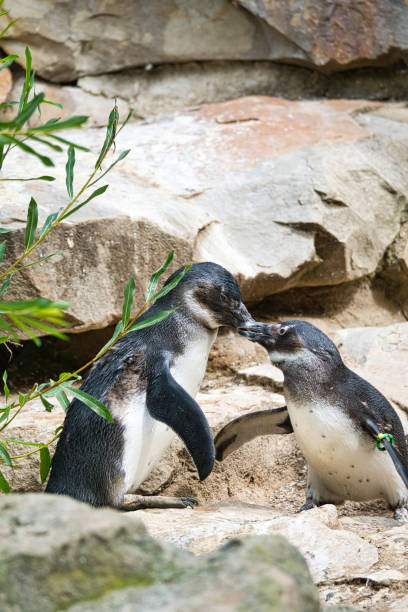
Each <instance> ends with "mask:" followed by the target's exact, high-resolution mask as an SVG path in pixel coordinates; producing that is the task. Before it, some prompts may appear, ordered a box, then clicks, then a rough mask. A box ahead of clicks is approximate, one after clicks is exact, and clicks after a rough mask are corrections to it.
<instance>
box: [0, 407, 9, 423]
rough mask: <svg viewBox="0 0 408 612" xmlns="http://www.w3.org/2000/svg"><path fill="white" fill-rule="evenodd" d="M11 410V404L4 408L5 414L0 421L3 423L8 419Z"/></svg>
mask: <svg viewBox="0 0 408 612" xmlns="http://www.w3.org/2000/svg"><path fill="white" fill-rule="evenodd" d="M10 410H11V407H10V406H6V408H4V412H3V414H2V415H1V417H0V423H3V422H4V421H7V419H8V418H9V416H10Z"/></svg>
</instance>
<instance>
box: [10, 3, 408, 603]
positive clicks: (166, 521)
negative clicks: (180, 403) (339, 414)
mask: <svg viewBox="0 0 408 612" xmlns="http://www.w3.org/2000/svg"><path fill="white" fill-rule="evenodd" d="M5 4H6V8H8V9H9V11H10V12H9V19H10V20H11V19H15V18H18V21H17V23H16V24H15V25H14V26H13V27H12V28H11V29H10V30H9V31H8V34H7V38H6V39H3V41H2V43H3V44H2V48H3V51H4V53H17V54H19V55H20V56H21V57H24V47H25V45H27V44H28V45H29V46H30V48H31V51H32V55H33V66H34V67H35V68H36V70H37V78H38V86H37V89H38V90H39V91H40V90H43V91H45V92H46V95H47V97H48V98H49V99H51V100H54V101H57V102H61V103H62V104H63V106H64V109H63V111H62V112H63V113H64V114H65V115H66V116H70V115H72V114H89V115H90V120H89V124H88V125H89V127H88V128H86V129H84V130H83V131H79V132H77V133H74V134H73V133H70V136H71V137H72V139H73V140H75V141H76V142H78V143H80V144H84V145H86V146H88V147H90V148H91V149H92V151H94V153H78V154H77V160H78V161H77V164H76V178H75V180H76V181H77V184H78V185H80V184H81V182H82V181H83V179H85V178H86V177H87V176H88V174H89V171H90V169H91V168H92V167H93V165H94V163H95V159H96V154H97V152H98V150H99V148H100V146H101V144H102V141H103V138H104V129H103V127H102V126H103V125H104V124H105V123H106V118H107V114H108V112H109V110H110V109H111V107H112V102H113V98H115V97H117V99H118V106H119V110H120V113H121V115H122V116H123V117H125V116H126V113H127V112H128V110H129V108H130V107H132V108H134V109H135V115H134V119H133V120H132V121H131V122H130V123H129V124H128V125H127V126H126V127H125V129H124V130H123V132H121V134H120V137H119V139H118V144H117V146H118V150H119V151H121V150H123V149H127V148H131V150H132V151H131V153H130V154H129V156H128V157H127V158H126V159H125V160H124V161H123V162H122V163H121V164H120V165H118V166H117V167H116V169H115V170H114V171H113V172H112V174H110V175H109V181H108V182H109V184H110V187H109V190H108V191H107V192H106V193H105V194H104V195H103V196H102V197H101V198H99V199H97V200H95V201H94V202H92V204H91V205H89V206H88V207H85V208H84V209H82V210H80V211H79V212H78V213H77V214H76V215H75V216H73V217H70V219H69V222H67V223H65V224H64V225H63V226H61V227H59V228H58V229H57V230H56V231H54V232H53V233H52V234H51V235H50V237H49V238H48V240H47V243H46V245H44V249H46V252H52V251H54V250H57V249H63V250H64V254H63V256H61V257H60V258H54V259H51V260H50V261H47V262H44V263H43V264H41V265H40V266H37V267H34V268H28V269H27V270H24V271H23V272H22V273H21V274H20V275H19V277H16V278H15V282H14V284H12V286H11V289H10V292H9V293H8V297H9V298H10V299H11V298H19V297H21V298H22V297H25V298H27V297H36V296H40V295H41V296H44V297H48V298H51V299H64V300H67V301H69V302H71V303H72V307H71V309H70V312H69V320H70V324H71V328H70V331H71V332H72V333H71V341H70V342H69V343H59V342H57V341H55V340H54V339H47V338H45V339H44V341H43V349H40V350H38V349H36V348H33V346H32V345H31V344H30V343H24V346H23V347H22V348H21V349H20V350H19V351H16V354H15V357H14V361H13V363H12V364H10V367H9V376H10V379H11V383H12V387H13V389H12V390H13V392H18V390H20V389H23V388H25V387H26V386H28V385H31V384H32V382H34V380H37V381H40V380H42V379H47V378H49V377H50V376H55V375H57V374H58V373H59V372H61V371H63V370H67V369H70V368H72V367H74V366H75V365H81V364H82V362H83V360H84V359H86V357H88V356H90V355H92V354H94V353H95V351H96V350H97V348H98V347H99V346H100V345H102V344H103V342H104V341H105V340H106V339H107V338H108V337H109V336H110V334H111V330H112V325H114V324H115V323H116V321H117V320H118V319H119V318H120V314H121V307H122V295H123V287H124V284H125V283H126V281H127V280H128V278H129V276H130V275H132V274H133V275H134V276H135V280H136V284H137V289H136V296H135V302H136V303H138V302H139V303H141V302H142V301H143V293H144V288H145V285H146V281H147V279H148V278H149V276H150V274H151V273H152V271H153V270H155V269H157V268H158V266H159V265H160V263H161V262H162V261H163V259H164V258H165V256H166V254H167V253H168V251H169V250H171V249H174V250H175V253H176V257H175V263H174V265H173V269H175V268H176V267H179V266H181V265H184V264H185V263H188V262H191V261H203V260H212V261H215V262H217V263H219V264H221V265H223V266H225V267H227V268H228V269H229V270H230V271H231V272H232V273H233V274H235V275H236V277H237V278H238V280H239V282H240V285H241V288H242V292H243V295H244V299H245V301H246V302H247V304H248V305H249V307H250V310H251V312H252V313H253V315H254V316H256V317H257V318H258V319H260V320H266V321H272V320H276V319H281V320H284V319H285V318H294V317H297V318H305V319H307V320H309V321H311V322H314V323H316V324H317V325H318V326H320V327H321V328H322V329H323V330H324V331H325V332H326V333H328V334H329V335H330V336H331V337H332V338H333V339H334V340H335V341H336V343H337V345H338V346H339V348H340V350H341V352H342V354H343V356H344V358H345V360H346V362H347V363H348V364H349V365H350V366H351V367H353V369H355V370H356V371H358V372H359V373H360V374H361V375H363V376H364V377H365V378H367V379H368V380H370V381H371V382H372V383H373V384H375V385H376V386H377V387H378V388H379V389H380V390H382V392H383V393H384V394H385V395H386V396H387V397H388V398H389V399H390V400H391V401H392V402H393V405H394V406H395V407H396V409H397V410H398V411H399V414H400V416H401V419H402V421H403V424H404V426H406V425H407V413H408V399H407V398H408V376H407V366H406V364H407V362H408V322H407V319H408V224H407V222H408V203H407V195H408V173H407V162H408V108H407V104H406V99H407V97H408V79H407V74H408V73H407V68H406V60H407V54H408V37H407V32H408V6H407V4H406V3H404V2H403V1H402V0H359V1H357V2H353V3H350V2H347V1H346V0H340V1H337V2H334V1H333V2H331V1H330V2H320V1H317V0H294V1H293V2H278V1H276V0H266V1H262V0H259V1H258V0H241V1H229V0H162V1H156V0H152V1H150V2H143V1H142V0H138V1H135V0H132V1H131V0H119V1H113V0H112V1H109V0H106V1H102V0H97V1H95V2H84V1H79V0H71V1H69V2H68V1H58V2H56V1H53V0H42V1H40V2H32V1H29V0H13V2H11V1H10V2H7V1H6V3H5ZM3 19H4V18H3ZM22 75H23V70H22V69H19V68H18V67H14V68H13V72H10V71H9V70H7V69H6V70H3V71H2V72H0V77H1V80H0V96H2V97H3V100H10V99H15V98H16V96H17V95H18V94H17V93H16V92H18V91H19V87H20V84H21V80H22ZM2 112H3V113H4V116H7V113H10V111H9V110H6V111H4V110H3V111H2ZM56 113H57V114H59V115H60V114H61V111H60V110H59V109H55V107H51V106H50V107H49V108H48V107H47V111H46V115H45V116H44V115H43V119H48V118H50V117H52V116H55V114H56ZM53 159H54V161H55V164H56V168H55V170H54V169H53V174H54V176H56V178H57V180H56V181H55V183H53V184H52V186H51V187H50V186H49V185H45V184H42V183H28V184H27V183H15V182H10V183H2V184H1V187H0V189H1V191H2V198H1V202H2V206H1V209H0V225H1V226H10V227H12V228H13V229H15V230H16V231H15V232H14V233H13V234H12V235H11V238H10V240H9V241H10V247H8V252H9V257H12V256H13V254H14V255H16V254H18V253H20V251H21V245H22V243H23V237H24V222H25V218H26V209H27V204H28V201H29V196H30V195H33V196H34V197H35V199H36V200H37V202H38V204H39V208H40V223H41V222H42V220H43V219H45V217H46V216H47V215H48V214H49V212H53V211H54V210H56V209H57V208H58V207H59V206H60V205H62V204H63V203H65V201H66V195H65V163H66V157H65V154H64V155H62V154H58V153H56V154H55V155H53ZM23 164H24V173H25V174H26V175H27V176H37V175H38V174H41V173H43V169H42V168H41V166H40V165H39V164H37V162H36V161H34V160H29V159H27V158H26V157H25V156H23V155H21V154H19V153H18V152H14V155H13V156H11V155H10V158H9V159H8V160H7V173H8V175H9V176H17V175H18V174H19V171H20V169H21V167H22V165H23ZM27 185H28V186H27ZM43 254H45V251H44V253H41V255H43ZM22 370H24V371H25V372H26V375H25V376H21V371H22ZM281 392H282V379H281V376H280V374H279V371H276V370H274V369H273V368H272V367H271V366H270V364H269V363H268V360H267V357H266V353H265V352H264V351H263V350H262V349H261V348H260V347H255V346H254V345H252V344H250V343H249V342H247V341H245V340H244V339H242V338H239V337H237V336H235V335H234V334H233V333H232V332H224V333H222V334H221V335H220V337H219V339H218V341H217V343H216V345H215V347H214V349H213V351H212V353H211V355H210V360H209V368H208V373H207V377H206V379H205V381H204V384H203V387H202V389H201V393H200V395H199V403H200V404H201V406H202V407H203V409H204V410H205V412H206V414H207V417H208V419H209V422H210V424H211V426H212V428H213V430H214V432H216V431H217V430H218V429H219V428H220V427H221V426H222V425H223V424H224V423H225V422H227V421H229V420H230V419H231V418H234V417H235V416H237V415H239V414H242V413H244V412H247V411H249V410H260V409H262V408H267V407H270V406H274V405H275V406H279V405H282V404H283V401H284V400H283V397H282V395H281ZM62 420H63V413H62V411H61V412H59V411H58V410H57V409H56V410H55V411H54V412H53V413H51V414H48V413H45V412H44V411H43V408H42V406H36V405H34V406H33V407H32V409H31V410H28V409H27V410H26V411H25V412H24V411H23V412H22V413H21V415H20V416H19V417H18V418H17V419H16V420H15V422H14V423H13V428H12V431H9V432H8V433H9V436H10V437H11V436H13V437H21V436H22V435H24V437H25V438H26V439H29V438H33V439H36V440H38V439H40V440H44V441H45V440H48V439H50V437H52V433H53V431H54V430H55V428H56V427H57V426H58V425H59V424H60V423H61V422H62ZM407 433H408V427H407ZM8 476H9V477H10V482H11V483H12V485H13V486H14V490H15V491H17V492H27V491H37V492H38V491H40V490H41V485H40V482H39V474H38V460H37V458H36V457H35V456H34V457H33V458H30V459H28V460H27V462H26V463H25V465H24V467H23V468H22V469H20V470H14V472H13V473H12V474H8ZM304 487H305V465H304V461H303V458H302V456H301V454H300V452H299V450H298V449H297V446H296V442H295V440H294V439H293V436H292V435H288V436H279V437H278V436H276V437H273V438H272V437H265V438H259V439H258V440H255V441H253V442H251V443H249V444H248V445H246V446H245V447H243V448H242V449H240V450H239V451H238V452H237V453H235V454H234V455H232V456H230V457H229V458H228V459H227V460H226V461H225V462H224V463H222V464H219V465H217V466H216V469H215V470H214V472H213V474H212V475H211V476H210V477H209V478H208V479H207V481H206V482H205V483H203V484H200V483H199V482H198V480H197V476H196V473H195V470H194V468H193V466H192V463H191V460H190V459H189V457H188V455H187V453H186V451H185V450H184V449H183V448H182V446H181V444H180V443H179V442H178V441H177V442H175V443H174V444H173V447H172V448H171V449H170V452H169V453H168V455H167V457H166V458H165V460H164V461H163V462H162V463H161V465H160V466H159V467H158V469H157V470H156V471H155V472H154V473H153V474H152V476H151V477H150V478H149V480H148V481H147V482H145V483H144V484H143V487H142V492H144V493H158V492H165V493H167V494H174V495H176V494H178V495H193V496H195V497H197V498H198V499H199V501H200V502H201V506H200V507H199V508H198V509H196V510H194V511H190V510H186V511H179V510H170V511H158V510H149V511H148V510H146V511H140V512H137V513H134V514H132V515H130V514H129V515H126V516H120V515H118V514H117V513H114V512H112V511H107V510H106V511H105V510H103V511H100V510H98V511H97V510H92V509H89V508H86V507H84V506H82V505H80V504H76V503H74V502H71V501H69V500H61V499H53V500H52V501H51V499H52V498H50V500H47V501H45V498H43V497H42V496H40V495H33V496H24V497H23V496H20V495H16V496H9V497H7V498H6V497H3V498H2V499H1V504H2V516H3V517H5V518H4V520H3V521H2V525H1V531H0V538H1V539H2V538H6V537H7V538H10V531H12V532H13V541H14V544H13V546H12V547H10V548H9V552H8V553H7V555H8V556H7V557H5V558H4V561H3V566H0V581H1V580H4V581H5V580H6V579H5V578H2V576H3V577H4V576H5V572H6V570H7V568H8V567H10V564H11V566H12V567H13V568H16V569H15V571H16V572H17V573H19V575H20V576H21V575H24V576H33V578H32V579H30V580H27V581H26V584H25V589H22V588H21V580H20V581H19V580H17V579H15V580H16V581H15V582H12V583H10V581H9V579H7V580H8V581H7V582H5V583H4V584H6V583H7V585H8V587H7V588H6V587H5V586H2V588H1V589H0V591H1V592H2V595H1V597H2V598H3V604H4V606H3V607H4V608H5V609H7V610H13V611H14V610H27V609H29V608H27V601H28V600H29V598H34V600H35V601H37V602H38V607H37V608H32V609H40V608H41V609H43V610H48V609H49V610H54V609H55V610H57V609H60V608H61V607H63V608H64V609H65V608H67V607H68V606H71V607H70V608H69V609H73V610H74V609H75V610H92V609H98V610H105V609H106V610H123V609H129V610H133V609H135V610H136V609H137V610H139V609H140V610H144V609H158V608H160V609H162V610H169V611H170V610H179V609H180V610H181V609H182V608H183V609H184V608H185V607H186V605H189V607H190V608H191V609H192V610H197V611H198V610H202V609H203V605H205V606H206V607H207V608H209V609H211V610H236V609H238V607H239V605H241V606H244V609H254V610H282V611H283V610H289V609H290V610H301V611H302V612H307V611H308V610H316V611H317V610H319V609H321V606H326V605H327V606H328V605H329V604H330V605H331V606H333V605H334V604H352V605H354V606H357V608H359V609H365V610H367V609H368V610H369V609H371V610H376V611H378V612H388V611H397V610H398V611H402V610H404V609H408V588H407V575H408V565H407V558H408V527H407V526H406V525H400V524H398V523H396V522H395V521H394V520H393V519H392V518H390V512H389V511H387V509H386V508H385V506H384V505H383V504H382V503H380V502H370V503H369V504H357V503H354V504H353V503H350V502H349V503H346V504H345V505H344V506H342V507H339V508H337V509H336V508H335V507H334V506H325V507H323V508H321V509H319V510H316V511H313V512H310V513H307V514H302V515H296V514H294V512H295V510H296V509H297V508H298V507H299V506H300V505H301V503H302V501H303V497H304ZM163 512H165V517H164V515H163ZM139 519H141V520H142V521H143V522H144V523H145V525H146V527H147V528H148V530H149V532H150V534H151V535H153V536H156V537H158V538H160V540H161V541H163V542H170V544H159V543H158V542H157V541H154V540H152V539H150V538H149V537H148V536H147V535H146V533H145V531H144V530H143V529H142V526H141V525H140V520H139ZM86 523H88V524H89V529H86V528H85V524H86ZM78 524H84V528H83V530H82V531H81V530H80V531H79V532H78V530H77V525H78ZM73 525H74V527H73ZM243 534H253V536H254V538H255V539H243V540H239V541H237V540H235V538H237V537H238V536H241V535H243ZM266 534H273V535H268V537H267V538H266V537H263V538H262V540H257V539H256V537H255V536H266ZM275 534H280V535H283V536H285V537H286V538H287V539H288V540H289V541H290V542H291V544H293V545H295V546H297V547H298V548H299V549H300V551H301V552H302V553H303V555H304V557H305V559H306V562H307V565H308V568H309V569H308V570H307V569H306V566H305V565H304V564H303V561H302V559H301V558H300V557H296V559H295V557H294V556H293V555H295V556H296V553H295V552H294V551H293V548H291V547H290V545H289V544H287V543H286V542H283V541H282V539H281V538H277V536H276V535H275ZM231 539H233V543H231V544H226V548H223V549H221V550H220V551H219V552H214V551H215V549H216V548H217V547H218V546H219V545H221V544H225V543H227V542H228V541H231ZM4 541H5V540H4ZM7 542H9V539H8V540H7ZM7 546H9V544H7ZM172 546H176V548H173V547H172ZM282 547H283V548H282ZM180 548H181V549H188V550H189V551H191V552H192V553H195V554H196V555H199V557H194V556H192V555H191V554H189V553H187V552H180V551H179V549H180ZM283 549H284V550H283ZM102 550H110V551H112V555H111V557H109V558H106V559H105V557H106V555H105V556H104V555H103V554H101V551H102ZM33 551H36V552H35V553H34V552H33ZM141 551H143V552H141ZM278 553H279V554H278ZM201 555H204V556H201ZM208 555H210V556H209V557H208ZM59 559H62V561H61V565H59V563H60V562H59V561H58V560H59ZM123 559H126V561H123ZM282 559H284V561H282ZM104 563H105V565H104ZM96 564H97V565H98V572H96V570H95V565H96ZM187 567H188V568H189V569H188V571H187V569H186V568H187ZM38 568H40V569H38ZM112 568H113V569H112ZM140 568H142V569H140ZM308 571H310V575H311V577H310V576H309V574H308ZM44 575H47V576H48V578H47V581H46V582H42V580H43V576H44ZM231 575H233V576H238V575H239V579H237V580H239V582H240V585H241V587H242V592H241V591H239V592H238V591H237V590H236V589H235V590H234V589H233V588H232V586H231V584H236V581H235V583H234V581H232V582H231ZM244 576H245V580H248V582H247V583H246V582H245V583H242V580H243V579H244ZM312 580H313V582H314V583H315V585H317V588H318V590H319V593H320V603H319V598H318V595H317V591H315V590H314V587H313V585H312ZM40 583H41V584H40ZM198 584H200V585H201V586H200V588H198V587H197V585H198ZM265 584H267V585H268V586H267V588H266V587H265ZM294 585H297V586H296V588H295V586H294ZM265 589H266V590H265ZM203 593H206V598H208V597H210V596H211V597H213V598H214V599H212V600H208V599H206V603H205V604H203ZM90 600H95V601H96V603H95V604H91V603H90ZM0 601H1V600H0ZM81 602H82V603H81ZM84 602H85V603H84ZM135 602H137V603H135ZM186 602H187V603H186ZM265 602H266V603H265ZM7 606H8V607H7ZM92 606H95V608H94V607H92ZM126 606H130V607H128V608H126ZM245 606H246V607H245ZM273 606H275V607H273ZM330 609H331V610H334V609H335V608H333V607H331V608H328V610H330ZM342 609H343V610H345V608H342Z"/></svg>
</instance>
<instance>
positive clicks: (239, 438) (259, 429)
mask: <svg viewBox="0 0 408 612" xmlns="http://www.w3.org/2000/svg"><path fill="white" fill-rule="evenodd" d="M292 432H293V427H292V423H291V422H290V418H289V413H288V409H287V408H286V406H283V407H282V408H271V409H270V410H261V411H259V412H251V413H250V414H244V415H243V416H240V417H238V418H237V419H234V420H233V421H230V422H229V423H227V425H225V426H224V427H223V428H222V429H221V430H220V431H219V432H218V433H217V435H216V436H215V439H214V444H215V451H216V455H215V456H216V459H217V461H223V460H224V459H225V457H228V455H229V454H230V453H233V452H234V451H235V450H236V449H237V448H239V447H240V446H242V445H243V444H246V443H247V442H249V441H250V440H253V439H254V438H256V437H258V436H264V435H268V434H286V433H292Z"/></svg>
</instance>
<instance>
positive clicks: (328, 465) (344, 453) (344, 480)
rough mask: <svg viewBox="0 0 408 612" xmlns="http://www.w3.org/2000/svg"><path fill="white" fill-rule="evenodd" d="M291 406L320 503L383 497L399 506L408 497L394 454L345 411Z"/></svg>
mask: <svg viewBox="0 0 408 612" xmlns="http://www.w3.org/2000/svg"><path fill="white" fill-rule="evenodd" d="M287 406H288V411H289V415H290V419H291V422H292V426H293V430H294V432H295V435H296V440H297V442H298V445H299V447H300V449H301V451H302V453H303V455H304V457H305V459H306V461H307V463H308V467H309V476H308V486H309V487H310V489H311V491H312V493H313V496H314V499H315V500H316V501H333V502H336V501H341V500H345V499H350V500H355V501H362V500H368V499H377V498H380V497H382V498H385V499H386V500H387V501H388V502H389V503H390V504H391V505H392V506H393V505H396V504H398V503H399V502H400V501H401V500H404V499H407V497H408V490H407V488H406V487H405V485H404V483H403V482H402V480H401V478H400V476H399V475H398V473H397V471H396V469H395V466H394V464H393V462H392V460H391V458H390V457H389V455H388V453H386V452H380V451H379V450H378V449H377V448H376V446H375V441H374V440H373V441H372V443H371V441H368V440H366V439H364V438H363V436H362V435H361V434H360V432H359V430H357V429H356V428H355V426H354V423H353V421H352V420H351V419H350V418H349V417H348V416H347V414H346V413H345V412H344V411H343V410H341V409H340V408H339V407H336V406H332V405H329V404H325V403H319V402H315V401H313V402H312V401H309V402H301V401H293V400H292V399H290V398H287Z"/></svg>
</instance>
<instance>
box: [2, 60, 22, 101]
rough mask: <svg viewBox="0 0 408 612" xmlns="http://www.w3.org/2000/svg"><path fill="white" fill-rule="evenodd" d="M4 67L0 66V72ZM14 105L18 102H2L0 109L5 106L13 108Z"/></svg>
mask: <svg viewBox="0 0 408 612" xmlns="http://www.w3.org/2000/svg"><path fill="white" fill-rule="evenodd" d="M4 67H5V66H0V70H2V69H3V68H4ZM15 104H18V102H3V104H0V108H5V107H6V106H14V105H15Z"/></svg>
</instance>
